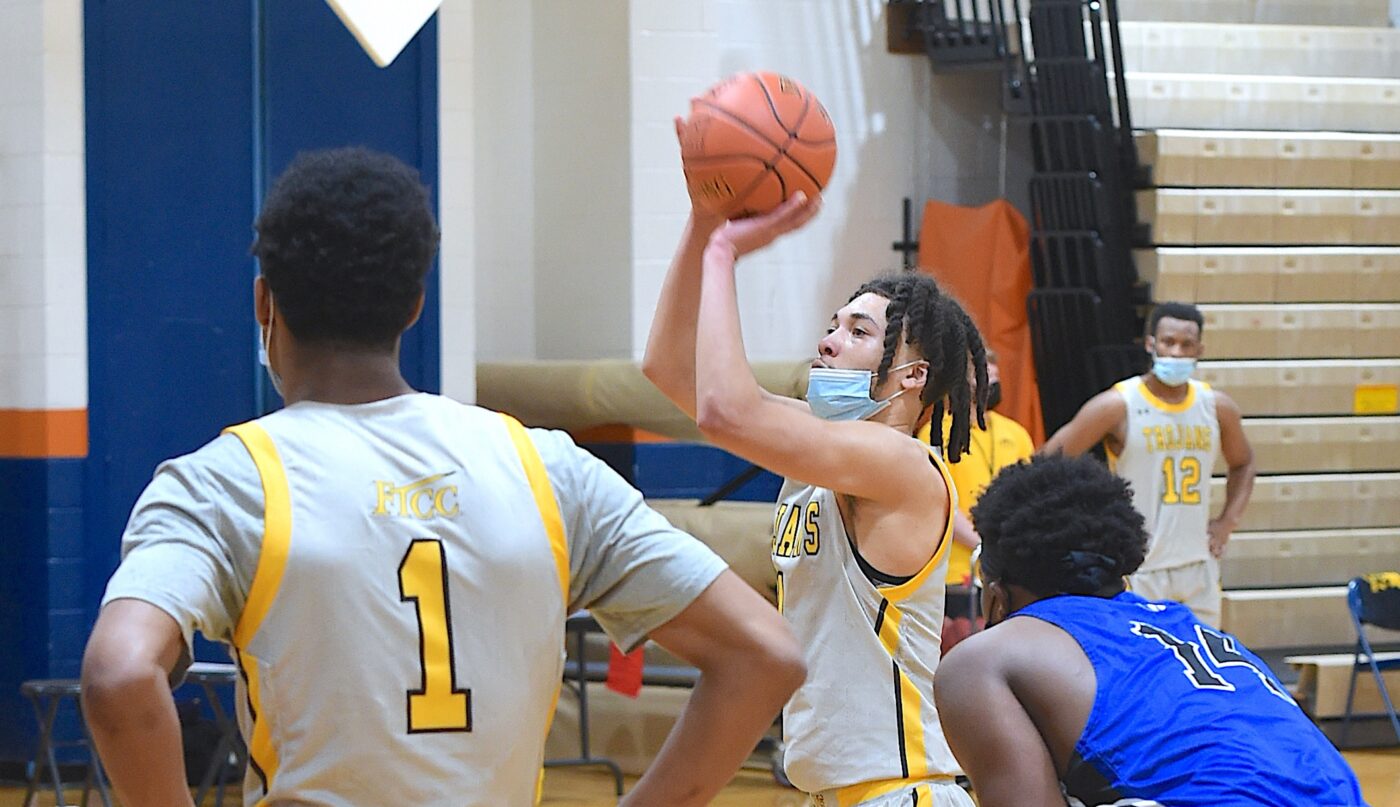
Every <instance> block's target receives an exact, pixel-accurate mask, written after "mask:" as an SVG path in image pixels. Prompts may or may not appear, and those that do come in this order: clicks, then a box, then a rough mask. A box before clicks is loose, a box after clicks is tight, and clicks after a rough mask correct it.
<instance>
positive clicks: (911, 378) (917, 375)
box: [899, 360, 928, 390]
mask: <svg viewBox="0 0 1400 807" xmlns="http://www.w3.org/2000/svg"><path fill="white" fill-rule="evenodd" d="M899 383H900V386H902V387H904V388H905V389H910V390H912V389H923V387H924V385H925V384H927V383H928V362H926V361H923V360H919V361H918V362H916V363H915V364H913V365H911V366H910V367H909V372H908V374H906V375H905V376H904V380H902V381H900V382H899Z"/></svg>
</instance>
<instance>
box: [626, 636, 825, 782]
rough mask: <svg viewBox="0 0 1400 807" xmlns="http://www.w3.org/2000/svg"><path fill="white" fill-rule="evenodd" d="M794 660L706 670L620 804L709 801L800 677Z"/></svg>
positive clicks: (797, 684) (746, 753) (796, 685)
mask: <svg viewBox="0 0 1400 807" xmlns="http://www.w3.org/2000/svg"><path fill="white" fill-rule="evenodd" d="M803 675H804V671H803V668H802V665H801V664H800V663H793V662H786V661H783V660H781V659H768V660H762V659H757V658H755V659H749V660H748V661H746V662H745V663H742V664H735V665H732V668H731V669H720V670H706V671H704V674H703V675H702V676H701V679H700V683H699V685H698V686H696V688H695V692H694V693H693V694H692V695H691V696H690V702H689V703H688V704H687V705H686V708H685V711H684V712H682V713H681V717H680V720H678V721H677V722H676V725H675V727H674V728H673V729H672V730H671V735H670V737H668V738H667V740H666V744H665V745H664V746H663V747H662V749H661V753H659V754H658V755H657V757H656V760H655V761H654V762H653V763H652V765H651V767H650V768H648V769H647V772H646V775H644V776H643V777H642V778H641V780H640V781H638V782H637V785H636V787H634V788H633V789H632V791H631V792H630V793H628V794H627V797H626V798H624V799H623V800H622V802H621V805H623V806H624V807H639V806H640V805H651V804H665V805H675V807H685V806H687V805H702V804H709V803H710V800H711V799H712V798H714V797H715V795H716V794H717V793H719V791H720V790H721V789H722V788H723V787H724V785H725V783H727V782H728V781H729V780H730V779H731V778H733V776H734V773H735V771H737V770H738V769H739V766H740V765H741V764H742V763H743V761H744V760H745V759H746V758H748V756H749V754H750V753H752V752H753V749H754V747H755V746H756V745H757V744H758V741H759V739H761V738H762V737H763V735H764V733H765V732H766V731H767V730H768V728H769V727H770V726H772V724H773V719H774V718H775V717H776V716H777V714H778V711H779V710H780V709H781V708H782V706H783V704H784V703H786V702H787V699H788V698H789V697H790V696H791V695H792V693H793V692H794V691H795V690H796V689H797V687H798V686H799V685H800V684H801V682H802V677H803Z"/></svg>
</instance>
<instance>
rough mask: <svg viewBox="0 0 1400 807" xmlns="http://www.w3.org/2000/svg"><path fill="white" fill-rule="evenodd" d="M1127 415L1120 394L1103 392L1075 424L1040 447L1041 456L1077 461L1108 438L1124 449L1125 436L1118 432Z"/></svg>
mask: <svg viewBox="0 0 1400 807" xmlns="http://www.w3.org/2000/svg"><path fill="white" fill-rule="evenodd" d="M1127 414H1128V406H1127V404H1126V403H1125V402H1124V401H1123V396H1122V395H1120V394H1118V391H1117V390H1112V389H1109V390H1104V391H1103V392H1100V393H1099V394H1098V395H1095V396H1094V397H1092V398H1090V399H1089V400H1088V402H1086V403H1085V404H1084V406H1082V407H1080V409H1079V412H1077V413H1076V414H1075V416H1074V419H1073V420H1071V421H1070V422H1069V423H1066V424H1065V425H1063V426H1061V427H1060V429H1059V431H1057V432H1055V434H1054V435H1052V436H1051V437H1050V439H1049V440H1046V441H1045V445H1043V446H1041V447H1040V453H1041V454H1057V453H1064V454H1065V455H1066V456H1069V457H1077V456H1079V455H1080V454H1083V453H1084V452H1086V451H1088V450H1089V449H1091V448H1093V447H1094V446H1096V445H1098V444H1099V443H1101V442H1103V441H1104V440H1105V439H1109V438H1112V439H1113V442H1116V443H1118V444H1119V445H1121V444H1122V441H1123V435H1122V434H1120V433H1119V430H1120V429H1121V428H1122V424H1123V421H1124V419H1125V418H1126V417H1127Z"/></svg>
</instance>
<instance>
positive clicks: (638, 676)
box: [606, 644, 644, 698]
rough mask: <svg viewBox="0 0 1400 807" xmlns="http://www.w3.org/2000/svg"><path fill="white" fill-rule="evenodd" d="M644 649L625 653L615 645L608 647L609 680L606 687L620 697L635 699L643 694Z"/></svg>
mask: <svg viewBox="0 0 1400 807" xmlns="http://www.w3.org/2000/svg"><path fill="white" fill-rule="evenodd" d="M643 654H644V650H643V648H640V647H639V648H637V649H636V650H633V651H632V652H631V653H624V652H622V650H620V649H619V648H618V646H617V645H615V644H610V645H608V680H607V681H606V686H607V688H608V689H611V690H612V691H613V692H616V693H617V694H619V695H626V696H627V697H629V698H635V697H637V696H638V695H639V694H641V692H642V667H643V660H642V657H643Z"/></svg>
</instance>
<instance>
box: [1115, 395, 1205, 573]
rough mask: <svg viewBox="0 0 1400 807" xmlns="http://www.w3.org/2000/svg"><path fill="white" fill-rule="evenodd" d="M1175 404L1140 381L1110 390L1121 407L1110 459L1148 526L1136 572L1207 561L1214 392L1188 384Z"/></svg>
mask: <svg viewBox="0 0 1400 807" xmlns="http://www.w3.org/2000/svg"><path fill="white" fill-rule="evenodd" d="M1188 383H1189V384H1190V388H1189V389H1188V390H1187V392H1186V397H1185V398H1184V399H1183V400H1182V401H1181V403H1177V404H1172V403H1167V402H1166V401H1163V400H1162V399H1160V398H1158V397H1157V396H1156V395H1154V394H1152V391H1151V390H1150V389H1148V388H1147V385H1146V384H1145V383H1143V380H1142V379H1141V378H1139V377H1134V378H1129V379H1127V380H1126V381H1120V382H1118V383H1117V384H1115V385H1114V387H1113V388H1114V389H1115V390H1117V391H1118V393H1119V394H1120V395H1122V396H1123V400H1124V402H1125V403H1126V404H1127V422H1126V424H1125V426H1124V436H1123V450H1122V451H1121V452H1120V453H1118V454H1117V455H1114V454H1112V453H1111V452H1110V455H1109V459H1110V462H1111V465H1112V467H1113V470H1114V472H1115V473H1117V474H1118V475H1119V476H1121V477H1122V478H1124V479H1126V480H1127V481H1128V483H1129V484H1131V485H1132V488H1133V505H1134V506H1135V507H1137V509H1138V512H1140V513H1142V517H1143V518H1144V519H1145V520H1146V522H1147V535H1148V540H1149V543H1148V548H1147V560H1145V561H1143V564H1142V567H1141V568H1140V569H1139V571H1143V572H1149V571H1156V570H1159V569H1171V568H1175V567H1177V566H1185V565H1187V564H1190V563H1196V562H1199V561H1203V560H1207V559H1209V558H1210V544H1209V541H1210V535H1209V533H1208V532H1207V531H1206V526H1207V525H1208V524H1209V523H1210V472H1211V468H1212V467H1214V464H1215V453H1216V451H1217V449H1218V446H1219V439H1218V436H1219V434H1220V422H1219V420H1218V419H1217V418H1216V416H1215V392H1214V391H1212V390H1211V388H1210V385H1209V384H1206V383H1204V382H1201V381H1190V382H1188Z"/></svg>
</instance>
